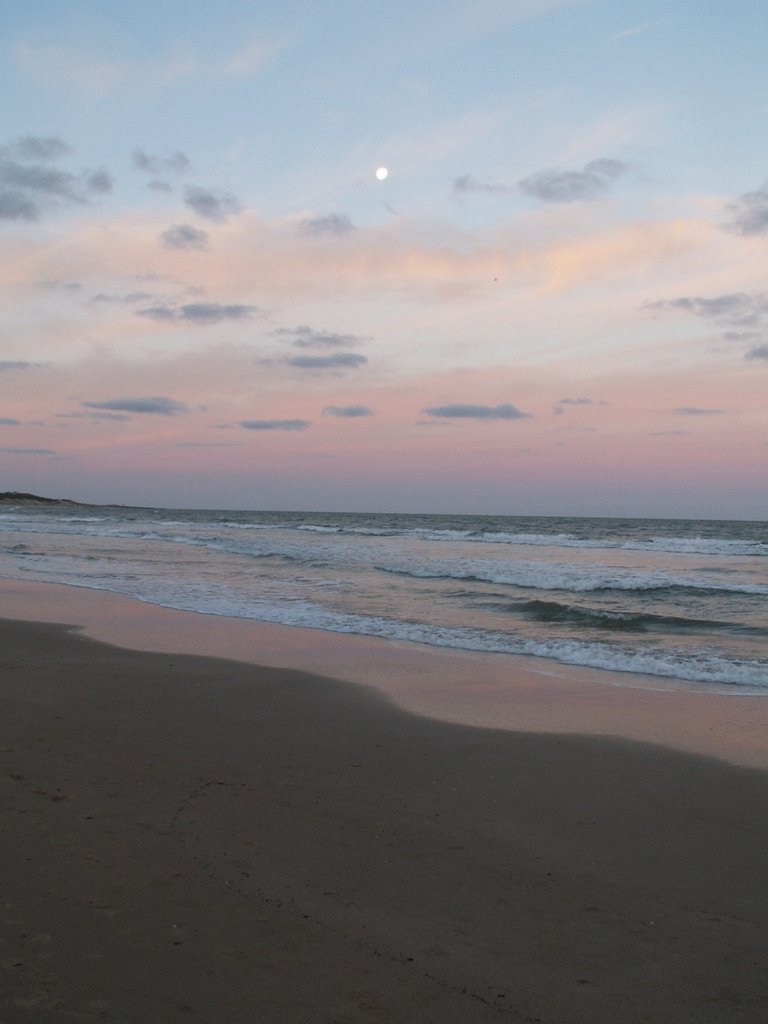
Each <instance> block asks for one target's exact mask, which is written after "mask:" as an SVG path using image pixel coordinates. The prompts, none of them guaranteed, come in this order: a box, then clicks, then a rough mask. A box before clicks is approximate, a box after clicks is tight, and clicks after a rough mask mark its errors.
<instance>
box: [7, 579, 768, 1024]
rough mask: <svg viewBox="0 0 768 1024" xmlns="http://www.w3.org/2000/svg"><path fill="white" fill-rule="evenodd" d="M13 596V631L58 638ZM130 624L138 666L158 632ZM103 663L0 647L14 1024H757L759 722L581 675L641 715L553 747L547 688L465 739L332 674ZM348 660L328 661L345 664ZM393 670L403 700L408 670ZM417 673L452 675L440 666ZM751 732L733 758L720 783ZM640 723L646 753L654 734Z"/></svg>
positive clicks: (746, 714) (761, 986)
mask: <svg viewBox="0 0 768 1024" xmlns="http://www.w3.org/2000/svg"><path fill="white" fill-rule="evenodd" d="M14 588H16V589H14ZM43 590H45V592H46V593H47V594H49V595H50V592H51V591H55V592H56V594H57V595H58V609H59V621H60V622H64V623H68V624H70V625H73V626H74V625H88V623H86V622H84V621H82V615H81V616H80V618H78V615H77V613H78V611H82V609H81V608H79V607H78V606H77V603H76V602H75V601H74V599H73V602H71V603H69V604H68V602H67V600H66V599H62V596H61V595H62V594H66V593H67V592H68V588H60V587H59V588H42V589H41V590H40V591H38V592H37V593H39V594H41V595H42V593H43ZM4 594H5V596H6V599H7V598H8V595H9V594H10V595H13V594H15V595H16V597H18V596H19V594H20V590H19V589H18V586H17V585H15V584H12V583H6V584H4ZM89 597H90V598H95V599H96V600H101V597H102V596H101V595H93V594H91V595H89ZM27 598H28V599H29V601H28V603H27V605H23V603H22V604H21V605H20V604H19V602H18V601H16V602H15V603H14V602H7V603H6V604H4V608H8V609H10V608H11V607H12V608H13V612H12V614H13V615H20V614H22V612H24V611H28V612H29V614H28V618H29V619H35V618H38V619H42V620H44V619H45V618H46V616H48V617H49V618H50V615H51V611H50V607H47V609H46V610H45V611H41V610H39V609H38V613H37V614H35V613H34V612H33V610H32V604H33V603H34V602H31V598H30V592H29V588H27ZM41 600H42V598H41ZM105 600H106V601H109V600H111V598H109V597H106V598H105ZM30 602H31V603H30ZM126 603H128V604H131V605H133V604H134V603H132V602H126ZM19 609H21V611H20V610H19ZM136 614H137V616H138V617H139V618H141V616H143V617H144V621H145V627H144V632H145V635H146V646H147V647H148V648H152V646H153V645H156V640H155V639H153V633H152V630H151V629H149V628H148V627H147V626H146V622H148V621H150V620H152V619H153V617H154V619H153V620H154V621H155V622H156V623H160V624H161V625H162V621H163V614H162V610H161V609H149V610H147V609H146V608H145V607H142V608H141V609H140V610H137V613H136ZM193 618H194V617H191V616H186V619H187V620H190V619H193ZM199 618H200V617H198V619H199ZM93 628H96V627H93ZM158 628H159V627H158ZM222 628H224V627H223V626H222ZM160 631H161V630H160ZM96 632H98V628H96ZM299 632H300V631H299ZM170 633H172V631H170V630H169V635H170ZM224 635H225V638H226V629H224ZM116 640H117V638H114V639H113V643H111V644H107V643H104V642H103V640H97V639H94V638H93V636H92V635H85V634H84V633H82V632H80V631H77V630H73V629H71V628H67V627H65V626H54V625H50V624H46V622H45V621H24V620H23V619H20V618H15V619H4V620H3V621H2V622H0V650H1V651H2V672H0V730H2V737H0V752H1V753H2V761H3V771H2V786H3V791H4V792H3V801H2V814H3V832H4V841H3V844H2V847H1V848H0V865H1V868H0V885H1V886H2V951H1V952H2V956H1V958H0V959H1V960H2V974H1V977H2V985H1V986H0V993H1V994H0V1019H2V1020H3V1021H4V1022H5V1024H31V1022H35V1024H38V1022H39V1024H47V1022H59V1021H70V1020H82V1021H102V1022H109V1024H144V1022H146V1021H162V1022H174V1021H182V1020H185V1021H186V1020H199V1021H205V1022H211V1024H212V1022H217V1024H241V1022H246V1021H249V1022H250V1021H259V1022H265V1024H277V1022H286V1024H293V1022H295V1024H361V1022H362V1024H369V1022H371V1024H372V1022H382V1024H383V1022H403V1024H405V1022H409V1024H410V1022H424V1024H426V1022H457V1024H458V1022H462V1024H464V1022H475V1021H478V1022H480V1021H491V1020H505V1019H507V1020H511V1021H515V1020H517V1021H540V1022H542V1024H582V1022H584V1024H591V1022H596V1024H597V1022H599V1024H608V1022H614V1021H626V1022H640V1021H659V1022H661V1021H664V1022H665V1024H674V1022H678V1021H680V1022H683V1021H685V1022H691V1024H693V1022H696V1024H702V1022H705V1024H706V1022H723V1024H724V1022H732V1021H745V1022H750V1024H752V1022H754V1021H757V1020H759V1019H762V1018H763V1017H764V1016H765V1014H766V1013H768V970H767V968H768V927H766V925H768V855H767V854H766V850H768V773H766V771H765V770H764V769H763V768H760V767H750V766H749V764H757V762H758V761H759V757H758V756H757V752H758V751H759V747H760V731H761V729H762V728H763V724H764V717H760V716H764V715H765V712H764V711H762V703H761V702H760V701H759V700H758V699H755V700H754V701H753V700H750V699H749V698H739V697H734V698H725V697H721V696H719V695H717V694H711V695H703V696H702V695H696V701H697V703H695V702H694V701H693V698H691V697H690V695H686V694H679V693H674V692H672V693H664V692H659V691H651V690H648V691H643V690H631V689H622V688H621V687H618V686H616V687H614V686H610V685H605V684H604V683H603V684H600V683H596V682H595V681H594V680H593V682H592V684H591V685H592V687H594V686H601V687H602V690H603V692H604V693H605V694H606V695H607V703H608V704H610V703H611V700H610V699H608V698H610V695H618V696H616V697H615V699H616V700H617V701H619V703H620V702H621V701H622V700H624V703H623V704H622V705H621V707H622V708H623V713H624V714H625V716H627V717H631V714H632V712H631V709H632V708H633V707H635V708H636V712H635V718H634V719H633V721H632V722H630V723H628V724H627V726H626V728H625V729H624V733H625V734H626V735H624V736H622V735H620V734H619V733H620V732H621V731H620V730H618V729H616V730H613V731H614V735H601V736H588V735H580V734H579V731H581V732H583V733H586V732H588V731H594V730H588V729H586V728H585V727H584V724H583V721H584V719H583V711H582V718H579V714H578V712H576V711H573V713H572V714H571V718H570V721H571V727H570V728H564V727H561V726H562V723H563V722H564V721H565V720H566V719H567V717H568V716H567V715H564V713H562V714H560V716H559V717H558V715H557V714H555V713H554V712H553V713H552V714H551V716H550V719H549V720H550V722H551V723H553V724H552V725H551V726H550V728H549V729H548V730H547V729H545V728H543V727H542V723H543V722H544V721H546V715H544V714H543V713H542V710H541V709H542V708H546V707H547V706H549V707H550V708H551V707H552V706H553V704H554V703H555V702H554V700H553V696H552V695H553V692H554V690H553V689H552V687H554V688H555V690H556V689H557V687H558V686H560V687H561V688H562V687H563V686H564V685H565V680H566V676H567V672H565V670H564V674H563V676H562V677H558V678H556V679H554V680H551V679H550V681H549V689H547V687H546V686H544V685H543V683H542V679H541V677H540V678H539V682H540V685H541V686H542V690H541V692H542V693H543V694H544V696H543V697H542V703H541V704H540V713H539V718H538V719H537V720H536V721H535V722H534V721H532V720H531V721H526V723H525V728H524V729H521V730H518V731H515V730H512V729H510V728H509V727H506V728H503V729H493V728H488V727H487V723H483V724H484V725H486V727H483V728H481V727H478V726H477V725H471V724H466V723H465V722H459V721H438V720H436V719H434V718H428V717H426V715H424V714H415V713H413V711H409V710H406V709H405V708H403V707H398V706H396V704H395V703H394V702H393V700H391V699H390V697H391V696H393V695H391V694H390V695H389V696H386V695H385V694H384V693H383V692H381V693H377V692H375V690H374V689H373V688H372V686H371V685H370V680H368V682H369V685H367V686H356V685H354V684H352V683H349V682H343V681H340V680H339V679H336V680H332V679H330V678H328V676H329V675H330V674H331V673H329V672H328V670H327V666H328V665H329V664H331V663H332V662H333V658H332V657H331V654H330V653H328V652H326V653H325V654H318V657H317V659H316V663H317V669H316V671H319V672H321V673H322V674H321V675H313V674H310V673H308V672H306V671H300V670H297V669H296V668H295V667H293V668H288V667H281V666H280V665H277V666H276V665H267V666H266V667H259V665H258V664H251V663H249V661H248V659H242V660H235V659H238V657H239V652H238V651H237V649H236V647H235V646H234V645H233V646H232V652H231V655H230V659H229V660H225V659H222V658H220V657H217V658H213V657H205V656H203V655H202V654H201V653H200V652H199V651H196V650H195V648H194V645H193V644H191V643H188V644H187V646H186V647H185V646H184V645H183V643H181V644H180V646H181V647H182V650H187V651H188V652H189V653H183V654H182V653H178V652H174V653H161V652H159V651H157V650H144V651H142V650H140V649H129V648H130V647H132V646H140V640H139V639H136V640H135V641H134V642H132V643H129V644H126V645H125V646H116ZM353 640H354V638H340V639H334V640H333V641H329V645H330V647H333V645H334V644H335V650H336V651H337V655H336V657H337V661H340V660H343V655H342V654H340V653H339V650H340V649H342V648H343V649H344V650H346V651H350V650H353V649H354V644H352V646H351V647H350V644H349V643H348V641H353ZM172 642H173V641H172V637H171V639H170V640H169V643H172ZM345 645H346V646H345ZM209 648H210V645H209ZM297 650H298V653H297V654H296V659H297V660H298V661H301V660H302V659H304V660H306V661H311V652H310V651H307V650H304V651H303V652H302V649H301V647H300V645H299V647H298V648H297ZM217 653H221V652H217ZM392 653H393V661H392V665H391V667H390V674H395V675H398V676H399V677H400V678H401V683H400V686H401V689H402V690H403V691H405V689H406V688H407V687H406V685H405V682H403V680H404V679H405V678H406V676H407V672H406V671H405V669H406V661H407V657H406V655H407V652H405V653H403V652H400V654H397V652H396V651H395V650H394V649H392ZM257 654H258V652H256V653H255V654H254V657H256V656H257ZM355 657H358V661H359V652H358V655H355ZM398 658H400V659H401V662H402V663H400V662H398ZM272 660H274V661H279V660H280V657H279V656H278V655H275V653H274V650H273V652H272ZM302 663H303V662H302ZM408 664H410V665H411V666H413V665H417V662H414V661H413V660H411V661H410V662H408ZM430 664H431V665H432V667H433V669H436V668H438V667H439V666H440V665H441V664H442V665H444V666H445V667H446V675H448V676H450V670H449V668H448V666H449V665H451V664H454V665H455V664H456V660H455V659H453V660H452V656H451V655H448V656H443V657H442V658H440V659H435V660H434V661H433V662H430ZM417 667H418V666H417ZM386 670H387V666H386V663H384V664H381V663H380V664H379V665H378V672H379V673H380V674H381V673H385V672H386ZM352 671H353V669H352V663H351V662H350V667H349V672H348V674H349V673H351V672H352ZM414 671H415V669H414ZM361 674H363V673H361ZM520 678H521V682H520V690H521V692H523V693H524V694H526V696H525V699H524V700H521V703H520V707H524V706H525V707H529V706H531V705H533V704H534V703H535V695H533V694H532V691H531V688H532V687H533V681H532V680H531V678H529V677H526V676H525V672H521V677H520ZM363 681H366V680H363ZM582 683H583V690H582V691H580V690H579V688H578V686H576V687H575V688H572V690H571V694H572V700H571V702H570V703H571V705H573V706H574V707H578V695H579V692H583V694H585V695H586V696H585V699H586V700H587V704H586V705H583V706H586V707H592V709H593V711H594V709H595V707H596V705H595V703H594V699H592V702H591V703H590V699H591V698H589V694H590V693H593V690H591V689H590V688H589V686H588V685H587V681H586V680H582ZM411 689H413V678H411ZM481 689H482V688H481ZM622 694H628V695H629V696H628V697H625V698H622ZM430 699H434V700H435V701H437V702H438V703H439V700H438V698H437V697H434V698H430ZM686 701H687V703H686ZM401 703H402V701H401ZM694 706H695V708H696V709H697V710H696V714H695V716H693V717H695V718H696V720H697V722H698V725H697V726H696V728H695V730H694V732H693V733H691V730H690V728H689V724H688V723H687V722H686V720H685V709H686V708H688V709H689V710H690V709H691V708H692V707H694ZM604 707H605V703H603V704H601V705H600V708H603V711H604ZM725 707H727V708H730V711H729V712H725V711H724V710H723V709H724V708H725ZM654 708H655V713H654ZM750 709H753V710H750ZM465 711H466V709H465ZM606 715H607V718H606V717H605V716H606ZM724 716H725V717H724ZM751 716H752V718H753V719H754V718H755V717H756V720H757V723H758V724H757V725H756V726H753V727H752V731H751V732H750V733H749V735H750V738H749V741H748V743H747V744H746V749H747V750H748V754H747V755H745V756H744V757H742V758H741V760H742V761H746V762H748V763H746V764H745V763H741V764H739V763H729V760H730V761H731V762H737V761H739V759H740V758H739V756H738V751H739V749H740V744H739V736H740V735H743V733H744V730H745V729H746V730H747V731H748V732H749V723H750V717H751ZM443 717H444V718H446V717H449V716H448V715H447V714H446V715H443ZM454 717H460V714H459V711H457V712H456V715H455V716H454ZM614 717H618V712H614ZM604 718H605V720H608V719H610V715H609V714H607V712H606V713H605V714H604ZM659 719H664V720H665V725H664V729H665V730H666V734H668V740H667V741H665V742H664V743H661V742H659V741H658V736H655V734H653V735H647V734H652V733H653V730H652V729H650V727H649V723H651V722H652V721H654V720H659ZM601 721H602V719H601ZM579 723H582V724H581V725H580V729H578V728H576V725H579ZM644 723H645V724H644ZM599 731H601V732H604V733H610V732H611V730H610V729H608V728H600V730H599ZM716 733H719V734H720V735H721V737H725V739H724V740H723V739H721V741H720V748H719V751H718V752H719V756H718V757H714V756H705V755H707V754H712V753H713V751H712V750H707V749H706V742H705V740H706V737H707V736H710V735H712V734H716ZM676 734H677V735H678V736H679V737H681V742H680V743H678V744H675V743H674V742H672V739H671V738H672V737H674V735H676ZM762 736H763V739H764V738H765V732H764V731H763V732H762ZM628 737H631V738H628ZM644 738H645V739H646V740H647V739H651V738H653V739H654V742H642V740H643V739H644ZM675 746H677V747H678V749H675ZM742 749H744V748H742ZM728 750H730V751H731V753H732V754H733V756H732V757H730V758H727V757H726V754H727V751H728ZM697 751H698V752H697ZM749 751H751V753H749Z"/></svg>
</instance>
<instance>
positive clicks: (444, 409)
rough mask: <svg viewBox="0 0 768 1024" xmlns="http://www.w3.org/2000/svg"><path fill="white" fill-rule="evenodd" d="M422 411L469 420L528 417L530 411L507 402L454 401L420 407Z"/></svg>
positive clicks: (431, 414)
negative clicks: (522, 409)
mask: <svg viewBox="0 0 768 1024" xmlns="http://www.w3.org/2000/svg"><path fill="white" fill-rule="evenodd" d="M422 412H425V413H427V415H429V416H439V417H442V418H444V419H470V420H520V419H530V413H527V412H521V411H520V410H519V409H518V408H517V406H515V405H511V404H509V403H507V404H506V405H464V404H462V403H460V402H459V403H455V404H453V405H437V406H432V407H431V408H429V409H422Z"/></svg>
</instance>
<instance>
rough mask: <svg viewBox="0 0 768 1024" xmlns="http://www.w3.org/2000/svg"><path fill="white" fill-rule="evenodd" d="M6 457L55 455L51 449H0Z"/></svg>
mask: <svg viewBox="0 0 768 1024" xmlns="http://www.w3.org/2000/svg"><path fill="white" fill-rule="evenodd" d="M0 452H5V453H6V454H7V455H55V454H56V452H55V451H53V450H52V449H51V448H0Z"/></svg>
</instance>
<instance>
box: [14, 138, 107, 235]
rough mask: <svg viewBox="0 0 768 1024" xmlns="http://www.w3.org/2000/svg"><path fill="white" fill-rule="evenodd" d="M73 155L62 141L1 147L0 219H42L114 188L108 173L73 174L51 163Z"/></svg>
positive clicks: (32, 140)
mask: <svg viewBox="0 0 768 1024" xmlns="http://www.w3.org/2000/svg"><path fill="white" fill-rule="evenodd" d="M68 152H69V147H68V146H67V144H66V143H65V142H63V141H62V140H61V139H58V138H54V137H48V138H43V137H40V138H38V137H36V136H32V135H29V136H26V137H25V138H23V139H19V140H18V141H16V142H13V143H10V144H8V145H5V146H0V219H3V220H27V221H33V220H38V219H39V218H40V217H41V216H42V215H43V214H44V213H45V212H46V211H48V210H49V209H53V208H55V207H57V206H60V205H65V206H67V205H72V204H78V203H86V202H88V197H89V195H90V194H91V193H102V194H103V193H105V192H109V191H111V189H112V178H111V176H110V175H109V174H108V173H107V171H105V170H98V171H91V172H88V173H81V174H73V173H71V172H70V171H64V170H61V169H59V168H58V167H51V166H50V162H51V161H53V160H56V159H58V158H59V157H60V156H63V155H64V154H65V153H68Z"/></svg>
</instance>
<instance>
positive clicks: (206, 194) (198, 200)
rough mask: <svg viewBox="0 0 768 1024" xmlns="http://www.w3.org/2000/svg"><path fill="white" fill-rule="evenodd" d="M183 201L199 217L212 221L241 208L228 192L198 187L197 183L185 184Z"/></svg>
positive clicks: (220, 219) (234, 212) (227, 215)
mask: <svg viewBox="0 0 768 1024" xmlns="http://www.w3.org/2000/svg"><path fill="white" fill-rule="evenodd" d="M184 202H185V203H186V204H187V206H189V207H190V208H191V209H192V210H194V211H195V213H196V214H198V215H199V216H200V217H205V218H206V220H213V221H224V220H226V219H227V217H231V216H234V215H235V214H237V213H240V212H241V210H242V209H243V204H242V203H241V202H240V200H239V199H237V198H236V197H235V196H233V195H230V194H229V193H228V192H220V191H214V190H213V189H208V188H199V187H198V186H197V185H187V187H186V188H185V189H184Z"/></svg>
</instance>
